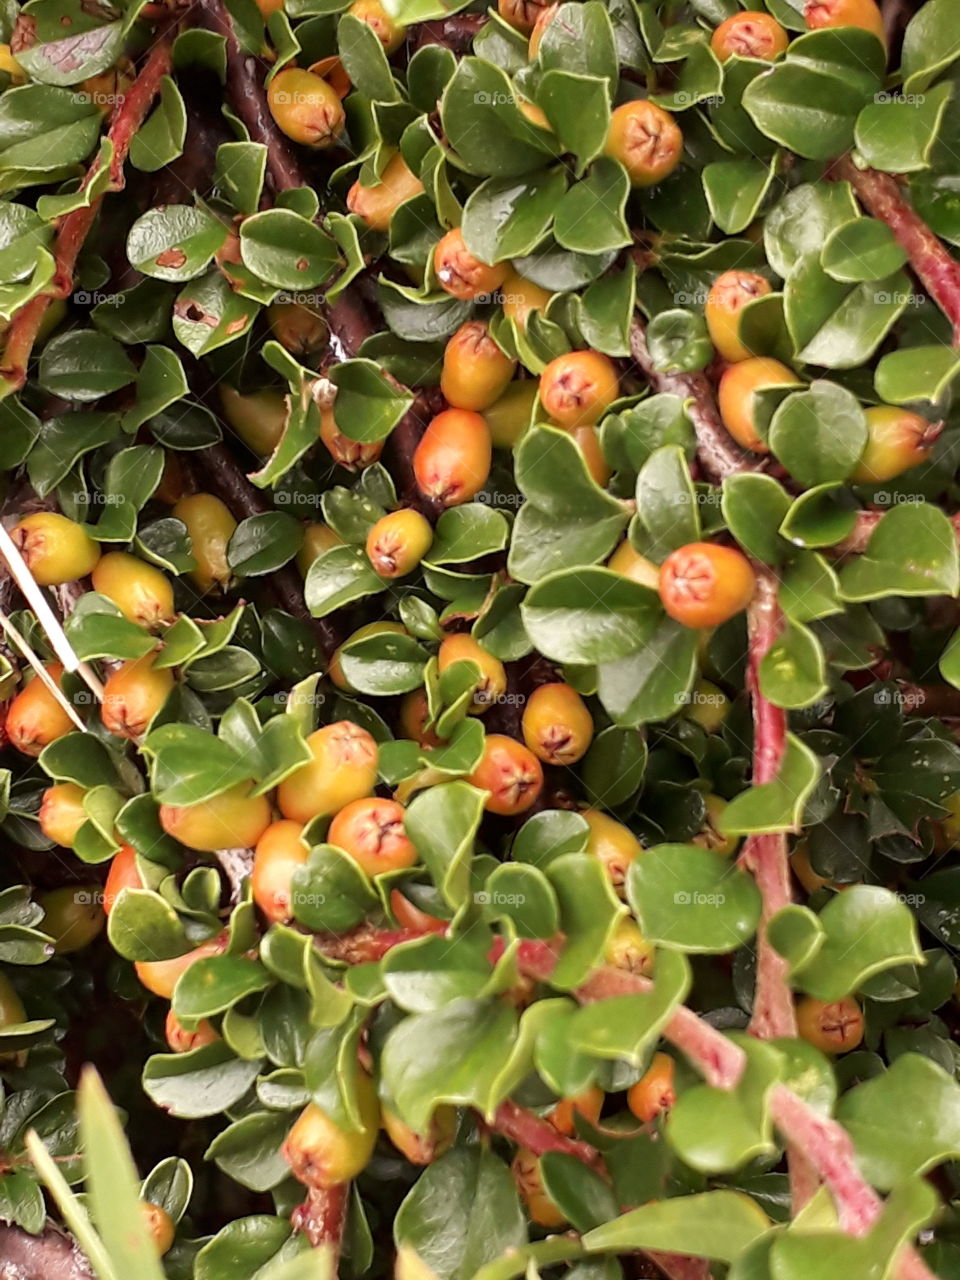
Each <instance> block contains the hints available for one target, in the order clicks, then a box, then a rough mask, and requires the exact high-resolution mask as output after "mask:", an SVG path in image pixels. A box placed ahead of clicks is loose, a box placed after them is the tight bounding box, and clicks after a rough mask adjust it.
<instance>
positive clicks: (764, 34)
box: [710, 10, 790, 62]
mask: <svg viewBox="0 0 960 1280" xmlns="http://www.w3.org/2000/svg"><path fill="white" fill-rule="evenodd" d="M789 43H790V37H789V36H788V35H787V33H786V31H785V30H784V28H783V27H781V25H780V23H779V22H777V20H776V18H774V17H773V15H772V14H769V13H760V12H757V11H755V10H747V11H746V12H745V13H734V14H732V15H731V16H730V17H729V18H727V19H725V20H724V21H723V22H721V23H720V25H719V27H717V29H716V31H714V33H713V35H712V36H711V37H710V48H711V49H712V50H713V52H714V53H715V54H716V55H717V57H718V58H719V59H720V61H721V62H726V60H727V59H728V58H734V57H736V58H757V59H759V60H760V61H762V62H772V61H773V60H774V58H777V57H779V56H780V54H781V53H783V52H784V50H785V49H786V48H787V46H788V45H789Z"/></svg>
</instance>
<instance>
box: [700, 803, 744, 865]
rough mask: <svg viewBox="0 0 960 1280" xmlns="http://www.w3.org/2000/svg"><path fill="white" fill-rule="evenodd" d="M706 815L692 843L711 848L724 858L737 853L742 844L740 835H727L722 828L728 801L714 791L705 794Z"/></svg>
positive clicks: (702, 847) (703, 847)
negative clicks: (721, 822) (721, 824)
mask: <svg viewBox="0 0 960 1280" xmlns="http://www.w3.org/2000/svg"><path fill="white" fill-rule="evenodd" d="M703 803H704V808H705V810H706V812H705V815H704V821H703V827H702V828H701V829H700V831H699V832H698V833H697V834H696V835H695V836H694V837H693V840H692V842H691V843H692V844H698V845H699V846H700V847H701V849H710V850H711V852H713V853H719V854H720V856H721V857H723V858H729V857H730V855H731V854H733V853H736V851H737V847H738V845H739V844H740V837H739V836H726V835H724V834H723V832H722V831H721V830H720V825H719V824H720V820H721V818H722V817H723V811H724V810H725V809H726V807H727V804H728V801H726V800H724V799H723V797H722V796H716V795H713V794H712V793H711V794H710V795H707V796H704V801H703Z"/></svg>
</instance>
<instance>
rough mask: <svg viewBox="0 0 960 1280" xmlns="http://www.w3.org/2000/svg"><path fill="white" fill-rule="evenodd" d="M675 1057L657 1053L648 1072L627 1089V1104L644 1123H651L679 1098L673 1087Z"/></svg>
mask: <svg viewBox="0 0 960 1280" xmlns="http://www.w3.org/2000/svg"><path fill="white" fill-rule="evenodd" d="M673 1072H674V1065H673V1059H672V1058H671V1057H670V1056H669V1054H666V1053H655V1054H654V1055H653V1058H652V1060H651V1062H650V1066H649V1067H648V1068H647V1070H646V1072H645V1073H644V1074H643V1075H642V1076H641V1077H640V1079H639V1080H638V1081H637V1083H636V1084H634V1085H631V1086H630V1088H629V1089H628V1090H627V1106H628V1107H629V1108H630V1110H631V1111H632V1112H633V1114H634V1115H635V1116H636V1117H637V1119H638V1120H639V1121H641V1123H643V1124H649V1123H650V1121H651V1120H655V1119H656V1117H657V1116H658V1115H661V1114H662V1113H663V1112H664V1111H669V1110H670V1108H671V1107H672V1106H673V1104H674V1103H675V1102H676V1100H677V1095H676V1092H675V1090H674V1087H673Z"/></svg>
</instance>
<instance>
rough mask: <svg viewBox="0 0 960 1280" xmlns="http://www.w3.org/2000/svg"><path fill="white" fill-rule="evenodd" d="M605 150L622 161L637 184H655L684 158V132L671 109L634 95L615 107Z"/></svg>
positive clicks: (667, 175)
mask: <svg viewBox="0 0 960 1280" xmlns="http://www.w3.org/2000/svg"><path fill="white" fill-rule="evenodd" d="M604 150H605V151H606V153H607V155H608V156H613V158H614V159H615V160H619V161H620V163H621V164H622V165H623V167H624V168H625V169H626V171H627V174H628V176H629V178H630V181H631V183H632V184H633V185H634V186H635V187H652V186H654V185H656V183H658V182H662V181H663V180H664V178H668V177H669V176H670V174H671V173H673V171H674V169H676V167H677V165H678V164H679V163H680V161H681V159H682V158H683V134H682V133H681V131H680V126H679V125H678V124H677V122H676V120H674V118H673V116H672V115H670V113H669V112H668V111H664V109H663V108H662V107H658V106H657V105H656V103H654V102H651V101H650V100H649V99H648V98H635V99H634V100H633V101H631V102H625V103H623V105H622V106H619V107H617V108H616V109H615V110H614V112H613V115H612V116H611V117H610V128H609V130H608V131H607V141H606V145H605V147H604Z"/></svg>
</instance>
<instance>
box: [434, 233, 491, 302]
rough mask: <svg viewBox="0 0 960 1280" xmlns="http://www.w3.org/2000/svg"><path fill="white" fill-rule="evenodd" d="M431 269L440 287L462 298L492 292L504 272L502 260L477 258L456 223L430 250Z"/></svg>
mask: <svg viewBox="0 0 960 1280" xmlns="http://www.w3.org/2000/svg"><path fill="white" fill-rule="evenodd" d="M433 269H434V272H435V274H436V277H437V282H438V284H439V285H440V288H441V289H443V290H444V291H445V292H447V293H449V294H452V295H453V297H455V298H460V299H461V300H462V301H463V302H473V301H474V300H475V299H477V298H483V297H486V296H488V295H489V294H491V293H494V292H495V291H496V290H497V289H499V288H500V286H501V285H502V284H503V282H504V280H505V279H506V276H507V266H506V263H497V264H496V265H491V264H490V263H487V262H481V261H480V259H479V258H478V257H476V256H475V255H474V254H472V253H471V252H470V250H469V249H468V248H467V246H466V245H465V244H464V241H463V235H462V234H461V232H460V228H459V227H454V229H453V230H452V231H448V232H447V234H446V235H445V236H444V237H443V238H442V239H441V240H440V241H439V242H438V244H437V246H436V248H435V249H434V251H433Z"/></svg>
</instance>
